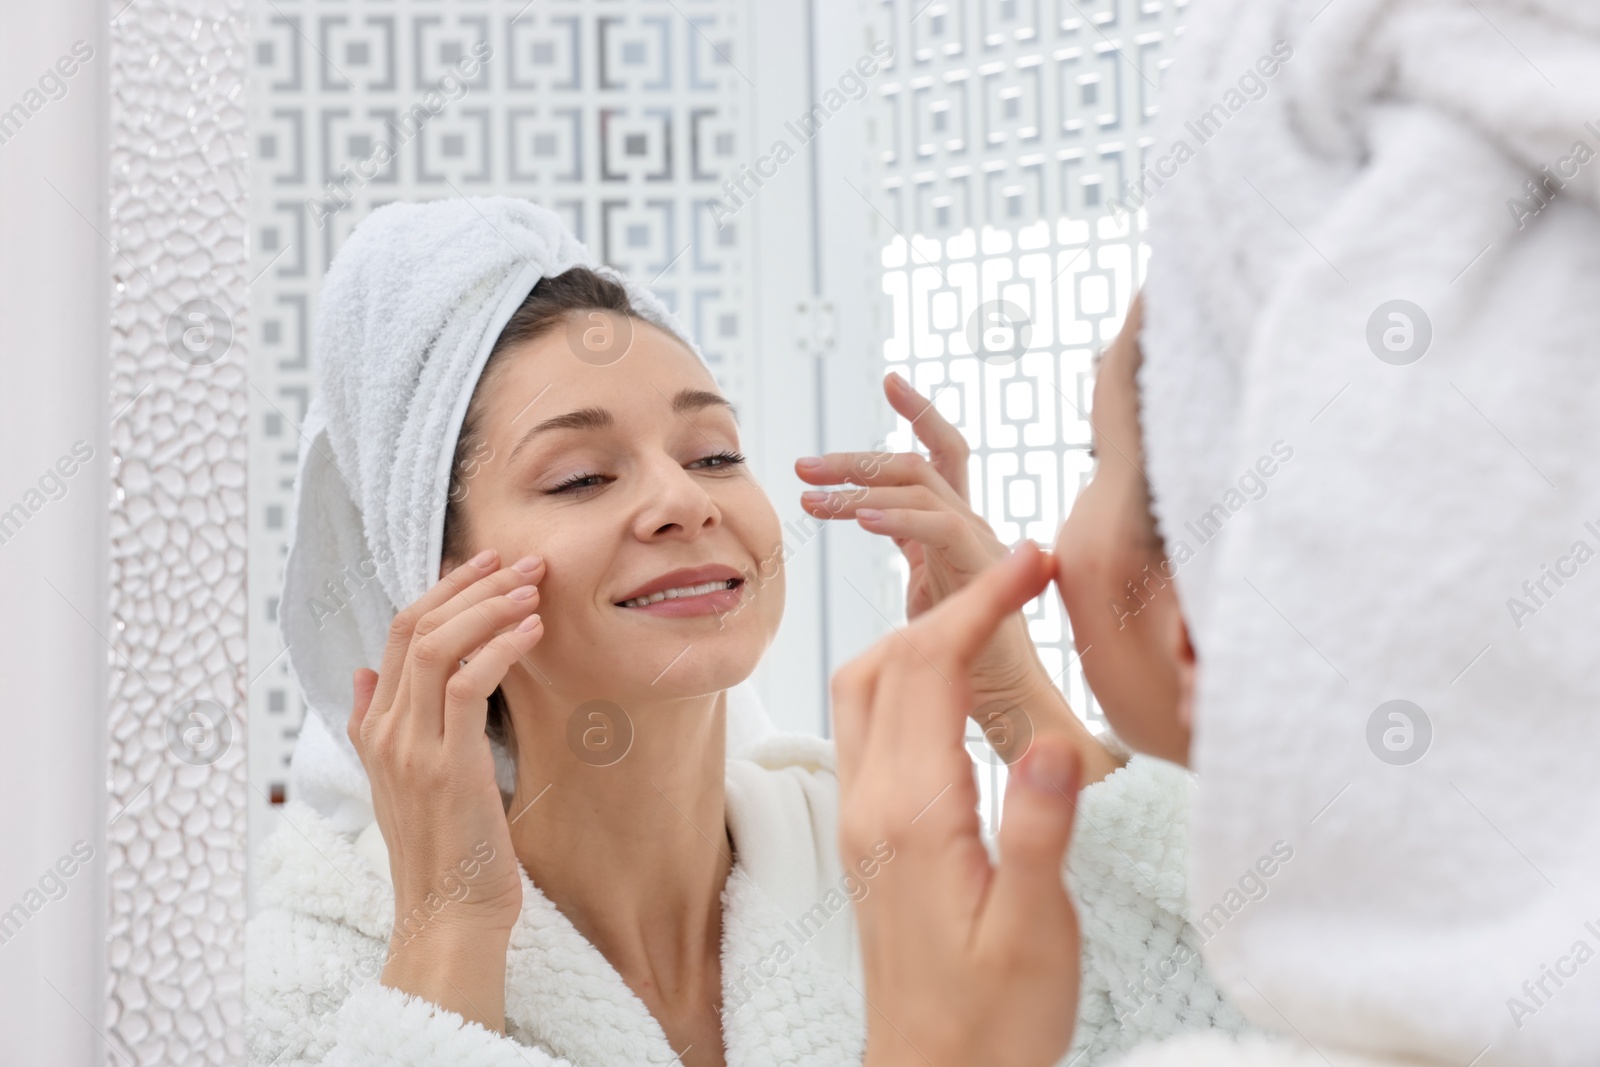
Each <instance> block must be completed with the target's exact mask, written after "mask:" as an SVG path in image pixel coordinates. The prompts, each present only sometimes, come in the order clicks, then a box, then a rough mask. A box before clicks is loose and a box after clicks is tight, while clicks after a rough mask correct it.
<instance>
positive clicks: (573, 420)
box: [506, 408, 617, 463]
mask: <svg viewBox="0 0 1600 1067" xmlns="http://www.w3.org/2000/svg"><path fill="white" fill-rule="evenodd" d="M616 421H617V420H616V419H614V418H612V417H611V412H609V411H607V410H606V409H605V408H579V409H578V410H577V411H569V412H567V413H566V414H565V415H556V416H553V417H552V418H548V419H545V420H544V421H543V422H541V423H539V424H538V425H537V426H535V427H533V428H532V429H531V430H529V431H528V432H527V433H525V434H523V435H522V440H520V441H518V442H517V447H515V448H513V449H512V450H511V455H510V456H509V457H507V459H506V462H507V463H510V462H511V461H512V460H514V459H516V458H517V453H518V452H521V451H522V446H523V445H525V444H527V443H528V442H529V441H531V440H533V439H534V438H535V437H537V436H538V435H539V434H541V433H545V432H546V431H548V430H604V429H607V428H608V427H611V426H614V425H616Z"/></svg>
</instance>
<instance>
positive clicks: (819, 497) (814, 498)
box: [800, 490, 828, 504]
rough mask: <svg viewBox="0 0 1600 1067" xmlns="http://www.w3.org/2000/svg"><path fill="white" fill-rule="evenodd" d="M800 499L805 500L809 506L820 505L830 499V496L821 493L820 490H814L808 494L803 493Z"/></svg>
mask: <svg viewBox="0 0 1600 1067" xmlns="http://www.w3.org/2000/svg"><path fill="white" fill-rule="evenodd" d="M800 499H801V500H804V501H805V502H806V503H807V504H820V503H822V502H823V501H824V500H826V499H828V494H827V493H824V492H821V491H820V490H812V491H811V492H808V493H801V494H800Z"/></svg>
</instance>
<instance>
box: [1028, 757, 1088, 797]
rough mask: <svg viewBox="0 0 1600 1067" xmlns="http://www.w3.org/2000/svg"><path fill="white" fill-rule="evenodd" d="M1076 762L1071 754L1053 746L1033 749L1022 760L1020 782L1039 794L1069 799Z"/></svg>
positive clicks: (1075, 772) (1074, 783)
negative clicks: (1053, 794) (1055, 794)
mask: <svg viewBox="0 0 1600 1067" xmlns="http://www.w3.org/2000/svg"><path fill="white" fill-rule="evenodd" d="M1077 770H1078V768H1077V762H1076V761H1075V760H1074V759H1073V758H1072V755H1071V753H1069V752H1065V751H1062V750H1061V749H1058V748H1056V747H1055V746H1053V745H1052V746H1049V747H1046V748H1035V749H1034V750H1033V751H1032V752H1030V753H1028V754H1027V755H1026V756H1024V757H1023V759H1022V768H1021V771H1022V780H1023V782H1024V783H1026V784H1027V785H1030V786H1032V787H1033V788H1034V789H1037V790H1038V791H1039V792H1041V793H1059V794H1060V795H1062V796H1064V797H1069V798H1070V797H1071V796H1072V791H1073V789H1074V788H1075V786H1076V784H1077V783H1076V782H1075V781H1074V779H1075V778H1076V777H1077Z"/></svg>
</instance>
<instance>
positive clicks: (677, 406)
mask: <svg viewBox="0 0 1600 1067" xmlns="http://www.w3.org/2000/svg"><path fill="white" fill-rule="evenodd" d="M717 405H721V406H722V407H725V408H727V409H728V414H730V415H732V416H733V421H734V422H738V421H739V411H738V409H737V408H735V407H734V406H733V405H732V404H730V403H729V402H728V398H727V397H725V396H723V395H722V394H721V393H713V392H711V391H710V390H707V389H681V390H679V391H678V395H677V396H675V397H673V398H672V410H673V411H675V412H677V413H678V414H680V415H687V414H689V412H691V411H699V410H701V409H702V408H709V407H714V406H717Z"/></svg>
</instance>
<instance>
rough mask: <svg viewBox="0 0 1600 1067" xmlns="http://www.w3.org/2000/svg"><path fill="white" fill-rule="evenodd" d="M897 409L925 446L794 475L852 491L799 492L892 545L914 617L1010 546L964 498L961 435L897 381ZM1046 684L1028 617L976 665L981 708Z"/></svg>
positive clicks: (802, 464) (888, 384) (819, 513)
mask: <svg viewBox="0 0 1600 1067" xmlns="http://www.w3.org/2000/svg"><path fill="white" fill-rule="evenodd" d="M883 389H884V394H885V395H886V396H887V397H888V398H889V403H890V405H891V406H892V407H893V408H894V409H895V411H897V412H899V413H900V414H901V415H902V416H904V417H905V418H906V419H908V420H909V421H910V422H911V428H912V432H913V433H915V434H916V436H917V439H918V440H919V441H921V442H922V443H923V445H925V446H926V447H927V449H928V457H927V458H923V457H922V456H920V455H918V454H917V453H915V452H830V453H828V454H827V455H825V456H822V457H820V458H817V459H815V460H814V461H813V462H810V463H808V462H807V461H806V460H801V461H799V462H797V463H796V464H795V471H796V473H797V474H799V476H800V479H801V480H802V481H805V482H808V483H810V484H812V485H820V486H826V485H839V484H841V483H842V484H844V485H849V486H852V487H854V488H849V489H834V490H832V491H827V492H824V491H813V492H807V493H804V494H802V495H801V498H800V502H801V506H802V507H804V508H805V509H806V511H807V512H808V513H809V514H811V515H814V516H815V517H817V518H819V519H855V520H856V521H857V522H858V523H860V525H861V528H862V529H864V530H867V531H868V532H870V533H875V534H881V535H883V536H885V537H889V538H891V539H893V541H894V543H895V546H896V547H897V548H899V549H900V552H901V554H902V555H904V556H905V559H906V563H907V564H908V565H909V567H910V578H909V581H908V582H907V585H906V618H907V619H915V618H917V617H919V616H920V615H922V614H923V613H924V612H926V611H927V610H928V609H930V608H932V607H934V606H935V605H937V604H939V603H942V602H943V601H944V600H945V599H946V598H948V597H949V596H951V595H952V594H953V593H955V592H956V591H957V590H959V589H961V588H963V587H964V586H965V585H966V584H967V583H968V582H970V581H972V579H973V577H974V576H975V575H977V574H978V572H979V571H981V570H983V569H984V568H985V567H987V566H989V565H990V564H991V563H994V562H995V561H996V560H999V559H1001V558H1003V557H1004V556H1005V554H1006V546H1005V545H1003V544H1001V542H1000V539H999V538H998V537H996V536H995V533H994V530H993V529H992V528H991V527H990V526H989V524H988V523H987V522H985V521H984V519H983V517H982V516H980V515H979V514H978V513H977V512H976V511H974V510H973V509H972V505H971V503H970V502H969V501H968V499H967V495H968V490H967V459H968V457H969V456H970V455H971V452H972V450H971V448H970V447H969V446H968V445H967V441H966V438H964V437H962V436H961V431H960V430H958V429H956V427H955V426H953V425H951V424H950V422H949V421H948V420H947V419H946V418H945V417H944V416H943V415H941V414H940V413H939V411H938V409H937V408H935V407H934V406H933V403H932V401H930V400H929V399H928V398H927V397H925V396H923V395H922V394H921V393H919V392H917V390H916V389H914V388H913V387H912V386H911V383H909V382H907V381H906V380H905V379H904V378H902V377H901V376H900V375H899V374H891V375H889V376H888V377H887V378H885V379H884V381H883ZM1039 678H1045V679H1048V675H1045V674H1044V666H1043V664H1042V663H1040V662H1039V657H1038V653H1037V652H1036V651H1035V650H1034V645H1033V640H1032V639H1031V638H1030V637H1029V635H1028V627H1027V623H1026V621H1025V620H1024V619H1023V618H1022V616H1021V614H1020V613H1019V614H1017V615H1015V616H1013V617H1011V618H1009V619H1007V620H1006V621H1005V623H1004V625H1002V626H1001V628H1000V631H999V633H997V634H996V635H995V639H994V640H993V641H992V642H991V643H990V645H989V647H987V648H986V649H985V650H984V653H983V655H982V657H981V658H980V660H979V662H978V663H977V664H976V665H975V666H974V668H973V684H974V686H975V688H976V693H977V697H978V699H979V700H980V701H983V700H985V699H994V698H998V697H1000V696H1002V695H1006V696H1014V695H1016V694H1017V693H1019V692H1020V691H1021V690H1023V689H1024V688H1027V687H1028V683H1037V681H1038V680H1039Z"/></svg>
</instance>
